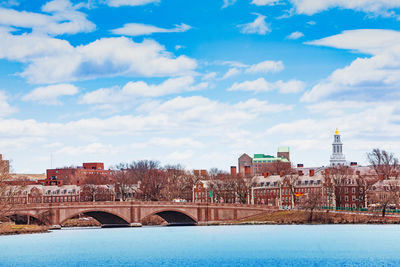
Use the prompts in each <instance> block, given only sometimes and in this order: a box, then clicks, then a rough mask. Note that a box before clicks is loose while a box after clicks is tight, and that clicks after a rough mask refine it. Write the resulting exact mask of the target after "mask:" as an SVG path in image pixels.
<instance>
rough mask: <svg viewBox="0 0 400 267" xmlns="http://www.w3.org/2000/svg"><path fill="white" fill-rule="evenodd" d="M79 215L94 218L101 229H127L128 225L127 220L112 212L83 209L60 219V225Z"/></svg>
mask: <svg viewBox="0 0 400 267" xmlns="http://www.w3.org/2000/svg"><path fill="white" fill-rule="evenodd" d="M79 214H84V215H87V216H89V217H92V218H94V219H95V220H96V221H98V222H99V223H100V224H101V227H127V226H129V225H130V223H129V220H127V219H126V218H124V216H121V215H119V214H116V213H115V212H113V211H108V210H103V209H85V210H80V211H78V212H74V213H72V214H69V215H68V216H66V217H65V218H63V219H61V220H60V224H61V225H62V224H63V223H64V222H66V221H67V220H68V219H71V218H73V217H76V216H78V215H79Z"/></svg>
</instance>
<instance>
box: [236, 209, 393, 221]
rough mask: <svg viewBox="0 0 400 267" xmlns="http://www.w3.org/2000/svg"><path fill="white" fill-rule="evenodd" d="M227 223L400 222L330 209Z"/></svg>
mask: <svg viewBox="0 0 400 267" xmlns="http://www.w3.org/2000/svg"><path fill="white" fill-rule="evenodd" d="M228 224H400V217H391V216H386V217H384V218H383V217H381V216H379V215H370V214H356V213H341V212H332V211H323V212H322V211H321V212H320V211H318V212H313V216H312V219H311V220H310V212H309V211H296V210H290V211H275V212H271V213H265V214H261V215H257V216H253V217H249V218H246V219H242V220H238V221H234V222H232V223H228Z"/></svg>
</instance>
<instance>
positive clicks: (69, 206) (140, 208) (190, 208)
mask: <svg viewBox="0 0 400 267" xmlns="http://www.w3.org/2000/svg"><path fill="white" fill-rule="evenodd" d="M277 209H278V208H277V207H269V206H266V205H243V204H221V203H175V202H75V203H51V204H44V203H36V204H34V203H32V204H25V205H20V206H16V207H15V208H14V209H13V214H19V215H27V216H31V217H34V218H36V219H38V220H39V221H40V220H43V218H46V220H47V223H49V224H51V225H61V224H63V222H65V221H66V220H68V219H70V218H72V217H74V216H77V215H78V214H85V215H88V216H91V217H93V218H95V219H96V220H97V221H99V222H100V223H101V224H102V226H103V227H116V226H140V225H141V222H142V220H143V219H144V218H146V217H148V216H151V215H158V216H160V217H162V218H163V219H164V220H166V221H167V222H168V224H169V225H196V224H200V225H201V224H210V223H219V222H229V221H235V220H240V219H244V218H246V217H251V216H254V215H258V214H262V213H266V212H272V211H275V210H277Z"/></svg>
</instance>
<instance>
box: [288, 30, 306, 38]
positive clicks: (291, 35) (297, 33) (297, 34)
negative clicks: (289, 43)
mask: <svg viewBox="0 0 400 267" xmlns="http://www.w3.org/2000/svg"><path fill="white" fill-rule="evenodd" d="M303 36H304V34H303V33H302V32H298V31H296V32H292V33H291V34H289V35H288V36H287V37H286V38H287V39H290V40H297V39H299V38H301V37H303Z"/></svg>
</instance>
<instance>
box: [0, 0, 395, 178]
mask: <svg viewBox="0 0 400 267" xmlns="http://www.w3.org/2000/svg"><path fill="white" fill-rule="evenodd" d="M399 20H400V1H398V0H393V1H386V0H374V1H372V0H363V1H350V0H349V1H342V0H329V1H328V0H327V1H314V0H203V1H188V0H88V1H69V0H53V1H28V0H0V38H1V42H0V153H1V154H3V155H4V157H5V158H7V159H12V167H13V169H14V170H15V171H16V172H20V173H22V172H31V173H42V172H44V171H45V170H46V169H47V168H50V164H51V159H50V158H51V157H50V155H51V154H52V158H53V167H62V166H68V165H80V164H81V163H82V162H91V161H100V162H104V163H105V166H106V167H109V166H112V165H114V164H117V163H119V162H131V161H134V160H140V159H152V160H158V161H160V162H161V164H163V165H164V164H176V163H181V164H183V165H184V166H185V167H186V168H189V169H192V168H195V169H200V168H201V169H209V168H212V167H218V168H221V169H224V170H228V169H229V166H231V165H236V164H237V158H238V157H239V156H240V155H241V154H242V153H247V154H249V155H252V154H255V153H264V154H273V155H276V151H277V148H278V147H279V146H289V147H290V153H291V159H292V161H293V162H294V163H303V164H304V165H305V166H322V165H325V166H326V165H328V164H329V158H330V155H331V148H332V146H331V145H332V142H333V134H334V131H335V129H336V128H338V129H339V131H340V133H341V135H342V142H343V153H344V154H345V155H346V159H347V160H348V161H357V162H359V163H361V164H366V153H367V152H369V151H370V150H372V149H373V148H375V147H379V148H382V149H386V150H388V151H391V152H394V153H396V154H397V155H400V125H399V124H400V102H399V93H400V91H399V88H400V87H399V85H400V60H399V58H400V29H399V28H400V25H399Z"/></svg>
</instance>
